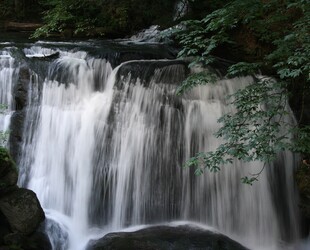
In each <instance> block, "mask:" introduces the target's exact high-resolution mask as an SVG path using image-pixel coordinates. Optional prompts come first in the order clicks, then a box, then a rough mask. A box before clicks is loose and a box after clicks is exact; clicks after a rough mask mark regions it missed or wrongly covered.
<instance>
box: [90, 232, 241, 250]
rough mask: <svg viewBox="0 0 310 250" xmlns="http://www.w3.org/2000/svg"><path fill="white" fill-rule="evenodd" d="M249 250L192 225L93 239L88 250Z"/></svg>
mask: <svg viewBox="0 0 310 250" xmlns="http://www.w3.org/2000/svg"><path fill="white" fill-rule="evenodd" d="M167 249H171V250H190V249H191V250H198V249H199V250H201V249H208V250H246V249H247V248H245V247H244V246H242V245H241V244H239V243H238V242H236V241H233V240H232V239H230V238H228V237H227V236H225V235H222V234H219V233H215V232H211V231H208V230H203V229H200V228H193V227H190V226H178V227H169V226H154V227H150V228H146V229H142V230H139V231H136V232H117V233H110V234H107V235H106V236H104V237H103V238H101V239H99V240H92V241H90V243H89V244H88V246H87V250H167Z"/></svg>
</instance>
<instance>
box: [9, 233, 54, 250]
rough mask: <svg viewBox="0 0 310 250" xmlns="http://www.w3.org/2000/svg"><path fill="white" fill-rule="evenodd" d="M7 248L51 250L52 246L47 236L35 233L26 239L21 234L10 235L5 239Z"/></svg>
mask: <svg viewBox="0 0 310 250" xmlns="http://www.w3.org/2000/svg"><path fill="white" fill-rule="evenodd" d="M4 244H5V245H7V246H18V247H19V249H25V250H51V249H52V246H51V243H50V241H49V239H48V237H47V235H46V234H44V233H42V232H35V233H33V234H32V235H30V236H28V237H26V236H24V235H23V234H20V233H10V234H7V235H6V236H5V237H4Z"/></svg>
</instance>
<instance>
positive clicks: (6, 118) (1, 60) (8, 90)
mask: <svg viewBox="0 0 310 250" xmlns="http://www.w3.org/2000/svg"><path fill="white" fill-rule="evenodd" d="M17 73H18V67H16V66H15V65H14V59H13V58H12V57H11V56H10V55H9V53H8V52H7V51H5V50H4V51H0V105H3V106H2V108H1V109H0V132H1V131H2V132H7V131H8V129H9V126H10V119H11V115H12V112H13V104H14V103H13V99H12V90H13V86H14V81H15V80H16V79H15V76H16V74H17ZM1 144H4V145H5V144H6V142H2V141H1V140H0V146H1Z"/></svg>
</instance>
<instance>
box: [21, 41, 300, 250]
mask: <svg viewBox="0 0 310 250" xmlns="http://www.w3.org/2000/svg"><path fill="white" fill-rule="evenodd" d="M40 51H41V52H40ZM42 51H43V50H41V49H40V48H39V47H36V48H35V49H27V50H25V53H26V54H28V57H29V56H31V54H36V56H38V54H39V53H43V52H42ZM55 51H58V52H59V53H60V54H59V58H58V59H54V60H52V61H51V62H50V63H49V66H48V72H46V75H47V76H46V78H45V80H44V82H43V83H42V84H41V85H42V86H41V85H40V82H39V78H38V77H34V78H32V79H35V80H32V81H33V82H32V84H30V90H29V93H30V94H29V93H28V94H29V96H32V98H30V99H32V101H30V100H29V102H28V106H27V115H26V120H25V125H24V138H23V143H24V144H23V148H22V152H23V153H22V157H21V159H20V164H19V165H20V168H21V174H20V184H21V185H23V186H26V187H28V188H30V189H32V190H34V191H35V192H36V194H37V195H38V198H39V200H40V202H41V204H42V206H43V208H44V209H45V212H46V214H47V218H48V219H49V223H48V225H47V227H46V228H47V233H48V234H49V237H50V238H51V241H52V244H53V248H54V249H72V250H78V249H84V248H85V245H86V244H87V241H88V240H89V239H90V238H95V237H99V235H101V236H102V235H103V234H105V233H108V232H112V231H117V230H122V229H124V228H126V227H130V226H138V225H146V224H156V223H167V222H171V221H191V222H193V223H194V222H196V223H200V224H202V225H209V226H212V227H214V228H216V229H217V230H219V231H221V232H224V233H226V234H228V235H230V236H231V237H233V238H234V239H236V240H239V241H241V242H242V243H243V244H245V245H247V246H249V247H251V248H255V249H259V248H264V249H273V248H274V249H278V248H280V247H279V241H281V240H286V239H289V238H290V239H293V240H294V239H296V238H297V237H298V236H299V235H298V234H299V233H298V218H297V214H296V210H297V209H296V207H295V205H296V201H295V200H294V199H295V193H294V184H293V181H292V176H293V165H294V157H293V155H292V154H291V153H289V152H286V153H283V155H282V156H279V157H280V158H279V159H284V160H283V162H281V166H277V164H276V163H275V165H274V166H270V167H269V168H267V169H266V170H265V171H263V172H262V174H261V176H260V179H259V181H258V182H257V183H255V184H254V185H253V186H248V185H244V184H242V183H241V181H240V178H241V177H243V176H246V175H248V174H249V173H256V172H259V171H260V170H261V168H262V164H261V163H257V162H255V163H247V164H244V163H241V162H238V161H236V162H234V163H233V164H232V165H231V166H227V167H223V168H222V170H221V171H220V172H219V173H215V174H214V173H210V174H209V173H207V174H204V175H203V176H200V177H195V176H194V175H193V170H188V169H183V168H181V166H182V164H183V163H184V162H185V161H186V160H187V159H189V158H190V157H191V156H192V155H194V154H195V153H197V152H200V151H209V150H212V149H214V148H215V147H216V146H217V145H219V143H220V141H219V140H218V139H216V138H214V136H213V133H214V132H215V131H216V130H217V129H218V128H219V125H218V123H217V119H218V118H219V117H220V116H221V115H222V114H224V113H225V112H228V111H231V109H232V107H231V106H229V105H227V104H226V99H225V96H226V95H228V94H232V93H233V92H234V91H236V90H237V89H238V88H241V87H244V86H246V85H247V84H250V83H252V82H253V79H252V78H251V77H245V78H237V79H233V80H221V81H219V82H218V84H216V85H212V86H201V87H197V88H195V89H194V90H192V91H191V92H189V93H187V94H186V95H184V96H183V97H176V96H175V90H176V88H177V85H178V84H180V82H181V81H182V80H183V79H184V78H185V76H186V66H184V64H183V63H181V62H179V61H169V60H156V61H155V60H154V61H152V60H145V61H143V60H141V61H128V62H125V63H122V64H121V65H120V66H118V67H116V68H114V69H113V70H112V66H111V65H110V63H109V62H108V61H107V60H106V59H100V58H93V57H91V56H90V55H89V54H87V53H86V52H70V51H69V52H66V51H63V50H55ZM55 51H49V53H53V52H55ZM44 53H47V52H46V51H45V52H44ZM40 86H41V87H40ZM38 88H42V90H41V91H39V90H38ZM33 97H36V98H37V99H33ZM278 165H279V164H278ZM279 168H281V169H280V170H279ZM277 171H281V176H282V177H278V176H277ZM278 178H281V181H279V182H277V185H278V183H281V185H282V186H277V187H276V190H275V187H274V182H276V181H277V179H278ZM278 189H280V190H281V192H278V191H277V190H278ZM276 196H277V197H276Z"/></svg>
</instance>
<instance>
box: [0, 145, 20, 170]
mask: <svg viewBox="0 0 310 250" xmlns="http://www.w3.org/2000/svg"><path fill="white" fill-rule="evenodd" d="M0 166H1V168H0V174H1V173H2V171H5V169H12V168H13V169H14V170H16V171H17V168H16V164H15V162H14V161H13V159H12V157H11V155H10V153H9V152H8V150H7V149H6V148H4V147H0Z"/></svg>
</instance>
